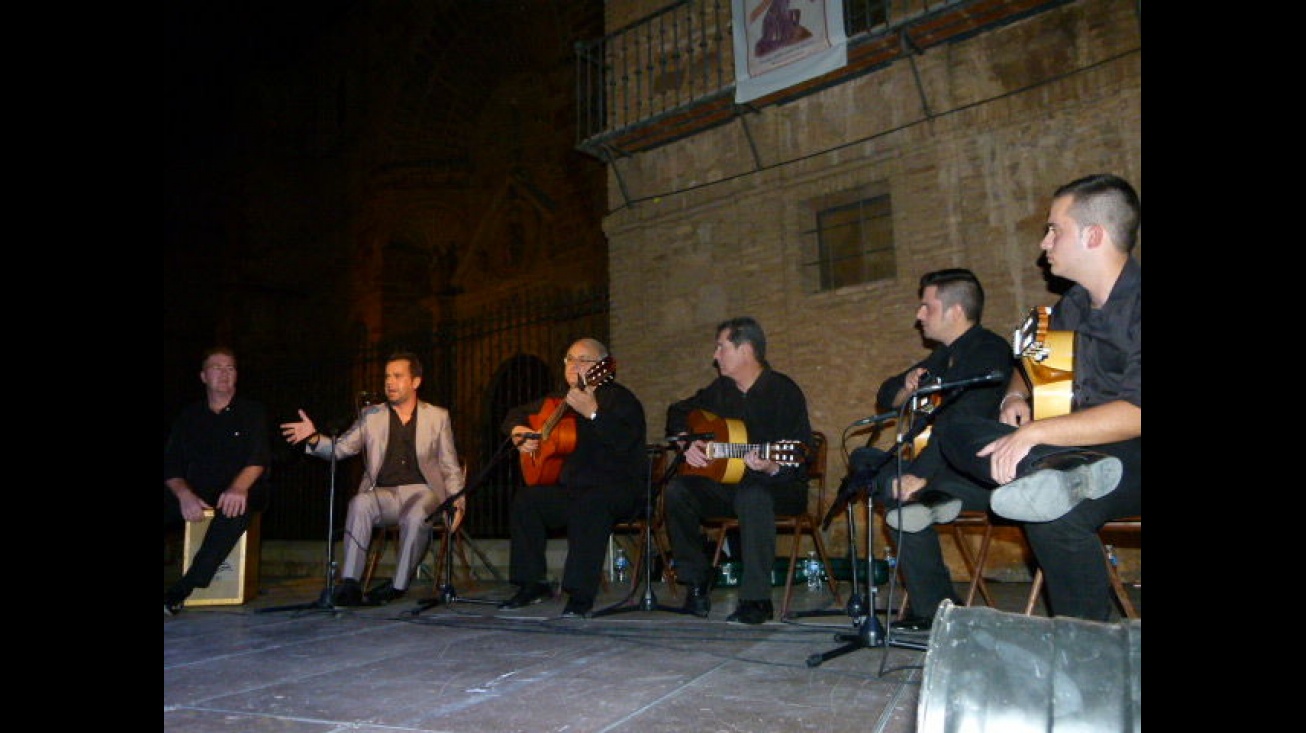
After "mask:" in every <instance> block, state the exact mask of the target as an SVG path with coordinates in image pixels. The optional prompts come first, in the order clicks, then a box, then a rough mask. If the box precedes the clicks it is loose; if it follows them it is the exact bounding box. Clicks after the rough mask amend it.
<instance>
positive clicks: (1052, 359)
mask: <svg viewBox="0 0 1306 733" xmlns="http://www.w3.org/2000/svg"><path fill="white" fill-rule="evenodd" d="M1051 322H1052V308H1051V306H1046V305H1044V306H1038V307H1035V308H1033V309H1031V310H1030V312H1029V315H1027V316H1026V317H1025V320H1024V321H1023V322H1021V324H1020V326H1019V327H1018V328H1017V329H1016V332H1015V333H1014V334H1013V335H1012V337H1011V346H1012V349H1013V350H1014V351H1015V354H1016V358H1018V359H1021V360H1023V362H1022V363H1023V365H1024V367H1025V374H1026V376H1028V377H1029V381H1030V388H1031V390H1032V395H1031V397H1032V399H1031V402H1030V409H1031V410H1032V411H1033V416H1034V417H1035V418H1041V417H1056V416H1057V415H1064V414H1066V413H1068V412H1070V397H1071V394H1072V392H1073V389H1074V376H1075V374H1074V366H1075V332H1074V331H1053V330H1051V329H1050V328H1049V327H1048V326H1049V324H1050V323H1051Z"/></svg>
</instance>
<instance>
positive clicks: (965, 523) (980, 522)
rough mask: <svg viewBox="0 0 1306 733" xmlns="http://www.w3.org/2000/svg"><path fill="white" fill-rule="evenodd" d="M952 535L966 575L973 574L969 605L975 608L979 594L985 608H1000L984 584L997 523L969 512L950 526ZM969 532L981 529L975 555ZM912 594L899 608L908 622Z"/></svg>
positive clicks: (904, 594)
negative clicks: (985, 566) (969, 539)
mask: <svg viewBox="0 0 1306 733" xmlns="http://www.w3.org/2000/svg"><path fill="white" fill-rule="evenodd" d="M948 526H949V528H951V530H952V531H951V532H950V533H949V534H950V535H951V537H952V540H953V542H955V543H956V544H957V552H958V553H959V554H960V555H961V560H962V562H963V563H965V564H966V571H967V572H968V573H970V586H969V587H968V588H967V589H966V605H967V606H973V605H975V593H976V591H978V592H979V594H980V595H981V596H982V597H983V598H984V605H986V606H988V607H990V608H996V607H997V606H996V605H995V604H994V603H993V597H992V596H991V595H989V587H988V585H987V584H986V583H985V582H984V564H985V563H986V562H988V559H989V548H990V547H991V546H992V544H993V523H992V521H991V520H990V518H989V513H988V512H987V511H980V510H977V509H968V510H964V511H962V512H961V513H960V514H958V515H957V518H956V519H954V520H952V521H951V522H949V524H948ZM967 529H981V530H983V531H982V532H981V533H980V543H979V547H978V548H976V549H975V550H974V551H972V550H971V547H970V543H969V542H967V541H966V532H965V530H967ZM908 600H909V599H908V593H907V591H906V589H905V588H904V589H903V592H902V604H901V605H899V606H898V618H904V617H905V616H906V614H907V601H908Z"/></svg>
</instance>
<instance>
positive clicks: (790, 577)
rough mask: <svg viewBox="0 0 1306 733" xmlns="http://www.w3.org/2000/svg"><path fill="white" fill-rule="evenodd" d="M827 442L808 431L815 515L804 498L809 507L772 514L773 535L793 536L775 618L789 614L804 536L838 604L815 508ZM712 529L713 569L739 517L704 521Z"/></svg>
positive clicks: (809, 475) (820, 492) (820, 498)
mask: <svg viewBox="0 0 1306 733" xmlns="http://www.w3.org/2000/svg"><path fill="white" fill-rule="evenodd" d="M828 448H829V446H828V444H827V441H826V438H825V433H822V432H819V431H812V445H811V446H810V447H809V450H808V453H807V480H808V484H809V485H810V484H811V483H812V482H816V485H817V511H818V513H817V514H813V513H812V510H811V508H810V504H811V501H810V499H809V500H808V505H809V508H808V510H807V511H804V512H802V513H801V514H777V515H776V517H775V529H776V534H777V535H779V534H781V533H787V534H789V535H790V536H792V537H793V542H792V544H791V545H790V548H789V571H788V573H787V574H786V575H785V594H784V600H783V601H782V602H781V603H780V613H779V619H780V620H781V621H783V620H785V618H786V617H787V616H788V615H789V601H790V599H791V598H792V596H793V590H794V569H795V568H797V566H798V546H799V544H800V543H801V541H802V538H803V537H804V536H807V537H810V538H811V539H812V544H813V546H814V547H815V549H816V553H817V556H818V557H820V559H821V564H822V565H824V566H825V577H826V582H827V583H828V584H829V586H830V592H831V593H832V594H833V595H834V602H835V603H842V602H843V600H842V599H841V598H840V596H839V581H837V580H835V577H834V567H833V566H831V565H830V558H829V556H828V555H827V554H826V552H825V540H824V539H822V537H821V519H820V516H819V510H820V508H821V507H823V506H824V504H825V475H826V458H827V454H828V452H829V451H828ZM705 524H707V525H708V526H710V527H713V528H715V531H716V551H715V552H714V553H713V555H712V567H713V568H716V567H717V566H718V565H719V564H720V562H721V550H722V548H723V547H724V545H725V541H726V534H727V533H728V532H730V530H732V529H738V528H739V520H738V519H735V518H734V517H715V518H712V519H709V520H708V521H707V522H705Z"/></svg>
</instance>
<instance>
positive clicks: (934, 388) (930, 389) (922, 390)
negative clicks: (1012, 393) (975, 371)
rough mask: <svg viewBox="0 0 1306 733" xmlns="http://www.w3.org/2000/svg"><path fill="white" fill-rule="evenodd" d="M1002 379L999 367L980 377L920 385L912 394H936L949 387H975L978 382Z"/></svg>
mask: <svg viewBox="0 0 1306 733" xmlns="http://www.w3.org/2000/svg"><path fill="white" fill-rule="evenodd" d="M1000 381H1002V372H1000V371H998V370H997V369H994V370H993V371H991V372H989V373H988V374H981V375H980V376H978V377H968V378H966V379H956V380H953V381H951V382H941V383H939V384H931V385H929V386H926V387H919V388H917V390H916V391H915V392H913V393H912V394H916V395H926V394H934V393H935V392H942V391H944V390H948V389H957V388H959V387H973V386H975V385H977V384H991V383H993V382H1000Z"/></svg>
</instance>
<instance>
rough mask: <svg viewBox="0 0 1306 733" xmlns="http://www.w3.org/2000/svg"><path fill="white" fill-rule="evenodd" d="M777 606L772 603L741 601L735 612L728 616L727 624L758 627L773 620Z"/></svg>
mask: <svg viewBox="0 0 1306 733" xmlns="http://www.w3.org/2000/svg"><path fill="white" fill-rule="evenodd" d="M774 615H775V605H774V604H772V603H771V602H770V601H740V602H739V605H738V606H735V612H734V613H732V614H730V615H729V616H726V623H731V624H748V625H750V626H756V625H757V624H764V623H766V622H767V621H770V620H771V617H772V616H774Z"/></svg>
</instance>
